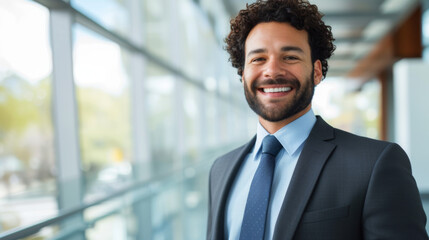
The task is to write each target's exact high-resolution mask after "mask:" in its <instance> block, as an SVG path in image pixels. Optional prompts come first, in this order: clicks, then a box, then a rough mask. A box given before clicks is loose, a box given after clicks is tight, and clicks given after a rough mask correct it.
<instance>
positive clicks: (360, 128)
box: [313, 78, 381, 138]
mask: <svg viewBox="0 0 429 240" xmlns="http://www.w3.org/2000/svg"><path fill="white" fill-rule="evenodd" d="M361 84H362V83H361V82H359V81H355V80H353V79H342V78H328V79H325V80H323V82H322V83H321V84H320V85H318V86H317V88H316V90H315V94H314V99H313V107H314V110H315V112H316V113H318V114H320V115H321V116H323V118H324V119H325V120H326V121H328V122H329V123H331V124H332V125H334V126H336V127H338V128H341V129H343V130H346V131H349V132H353V133H355V134H358V135H362V136H367V137H370V138H380V109H381V108H380V106H381V103H380V96H381V86H380V82H379V81H377V80H372V81H369V82H367V83H365V84H363V85H361Z"/></svg>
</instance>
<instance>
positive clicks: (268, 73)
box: [264, 59, 285, 79]
mask: <svg viewBox="0 0 429 240" xmlns="http://www.w3.org/2000/svg"><path fill="white" fill-rule="evenodd" d="M284 75H285V69H284V68H283V66H282V65H281V62H280V61H279V60H277V59H271V60H270V61H268V62H267V64H266V65H265V69H264V77H265V78H272V79H275V78H278V77H281V76H282V77H284Z"/></svg>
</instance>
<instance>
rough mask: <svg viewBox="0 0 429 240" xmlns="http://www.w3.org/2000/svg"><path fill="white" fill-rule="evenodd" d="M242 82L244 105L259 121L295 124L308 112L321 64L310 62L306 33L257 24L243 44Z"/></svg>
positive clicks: (284, 26)
mask: <svg viewBox="0 0 429 240" xmlns="http://www.w3.org/2000/svg"><path fill="white" fill-rule="evenodd" d="M242 78H243V85H244V92H245V95H246V99H247V102H248V103H249V106H250V107H251V108H252V110H253V111H255V113H256V114H258V115H259V117H260V118H262V119H264V120H267V121H269V122H279V121H282V120H286V119H292V118H293V120H294V119H296V118H298V117H299V116H301V115H303V114H304V113H305V112H307V111H308V110H309V109H310V108H311V99H312V97H313V93H314V86H315V85H317V84H319V82H320V81H321V79H322V71H321V63H320V61H319V60H317V61H316V62H315V63H314V65H313V63H312V61H311V50H310V45H309V44H308V34H307V32H306V31H299V30H297V29H295V28H294V27H292V26H291V25H290V24H288V23H279V22H268V23H259V24H258V25H256V26H255V27H254V28H253V29H252V30H251V31H250V33H249V35H248V36H247V39H246V42H245V64H244V70H243V75H242Z"/></svg>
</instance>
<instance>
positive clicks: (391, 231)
mask: <svg viewBox="0 0 429 240" xmlns="http://www.w3.org/2000/svg"><path fill="white" fill-rule="evenodd" d="M255 139H256V138H253V139H252V140H251V141H250V142H249V143H247V144H246V145H244V146H242V147H240V148H237V149H235V150H233V151H231V152H229V153H227V154H225V155H224V156H222V157H220V158H218V159H217V160H216V161H215V163H214V164H213V166H212V169H211V171H210V180H209V189H210V190H209V217H208V229H207V239H210V240H222V239H224V235H225V234H224V219H225V204H226V200H227V197H228V194H229V192H230V189H231V185H232V183H233V182H234V179H235V177H236V175H237V172H238V170H239V168H240V166H241V164H242V162H243V159H244V158H245V157H246V155H247V153H248V152H249V151H250V150H251V149H252V147H253V146H254V144H255ZM243 204H245V203H243ZM425 225H426V216H425V213H424V211H423V207H422V203H421V199H420V195H419V192H418V190H417V186H416V183H415V181H414V178H413V177H412V175H411V166H410V162H409V159H408V157H407V155H406V154H405V152H404V151H403V150H402V149H401V148H400V147H399V146H398V145H397V144H394V143H388V142H383V141H377V140H373V139H368V138H363V137H359V136H356V135H353V134H350V133H347V132H344V131H341V130H338V129H335V128H332V127H331V126H330V125H328V124H327V123H326V122H325V121H323V120H322V119H321V118H320V117H317V122H316V124H315V126H314V127H313V129H312V131H311V133H310V135H309V137H308V139H307V140H306V142H305V145H304V148H303V150H302V153H301V156H300V158H299V160H298V163H297V165H296V168H295V171H294V173H293V176H292V180H291V182H290V185H289V188H288V190H287V193H286V196H285V198H284V202H283V205H282V207H281V209H280V214H279V217H278V219H277V223H276V226H275V230H274V236H273V239H274V240H279V239H311V240H314V239H347V240H351V239H413V240H419V239H428V235H427V233H426V230H425Z"/></svg>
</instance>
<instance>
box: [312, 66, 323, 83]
mask: <svg viewBox="0 0 429 240" xmlns="http://www.w3.org/2000/svg"><path fill="white" fill-rule="evenodd" d="M313 69H314V76H313V77H314V85H315V86H317V85H319V83H320V82H321V81H322V78H323V74H322V62H321V61H320V60H316V61H315V62H314V63H313Z"/></svg>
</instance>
